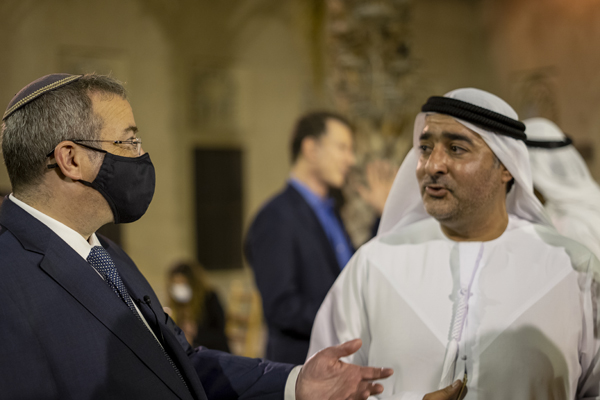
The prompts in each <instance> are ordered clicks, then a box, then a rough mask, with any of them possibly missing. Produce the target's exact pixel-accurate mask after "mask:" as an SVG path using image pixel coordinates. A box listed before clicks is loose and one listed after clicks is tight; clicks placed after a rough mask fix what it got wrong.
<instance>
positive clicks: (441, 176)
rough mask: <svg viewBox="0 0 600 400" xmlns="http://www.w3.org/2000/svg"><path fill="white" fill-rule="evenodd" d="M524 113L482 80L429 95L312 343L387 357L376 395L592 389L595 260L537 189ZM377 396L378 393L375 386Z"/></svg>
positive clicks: (371, 358) (530, 395)
mask: <svg viewBox="0 0 600 400" xmlns="http://www.w3.org/2000/svg"><path fill="white" fill-rule="evenodd" d="M524 132H525V126H524V124H523V123H521V122H519V121H518V117H517V114H516V112H515V111H514V110H513V109H512V108H511V107H510V106H509V105H508V104H507V103H506V102H504V101H503V100H502V99H500V98H498V97H496V96H495V95H492V94H490V93H487V92H484V91H482V90H478V89H471V88H469V89H458V90H455V91H452V92H449V93H447V94H446V95H445V96H444V97H437V96H436V97H431V98H429V100H428V101H427V103H426V104H425V105H424V106H423V107H422V112H421V113H419V114H418V115H417V118H416V121H415V127H414V141H413V143H414V146H413V148H412V149H411V151H410V152H409V153H408V155H407V157H406V158H405V160H404V162H403V164H402V166H401V167H400V170H399V171H398V174H397V176H396V180H395V182H394V186H393V187H392V190H391V192H390V196H389V197H388V199H387V203H386V205H385V209H384V212H383V216H382V221H381V225H380V228H379V232H378V235H377V236H376V237H375V238H374V239H372V240H371V241H370V242H368V243H367V244H365V245H364V246H362V247H361V248H360V249H359V250H358V252H357V253H356V254H355V255H354V256H353V258H352V259H351V260H350V262H349V263H348V265H347V266H346V267H345V268H344V270H343V271H342V273H341V274H340V276H339V278H338V279H337V281H336V282H335V284H334V285H333V287H332V288H331V290H330V291H329V293H328V295H327V297H326V298H325V301H324V303H323V305H322V306H321V308H320V310H319V312H318V314H317V317H316V320H315V324H314V327H313V331H312V339H311V345H310V350H309V356H310V355H312V354H314V353H315V352H316V351H318V350H320V349H322V348H325V347H327V346H330V345H334V344H338V343H342V342H344V341H346V340H348V339H350V338H354V337H360V338H361V339H362V341H363V347H362V348H361V349H360V350H359V351H358V352H357V353H355V354H354V355H352V356H350V357H348V360H350V361H351V362H353V363H357V364H360V365H367V364H378V365H386V366H389V367H393V368H394V370H395V375H394V377H392V378H391V379H389V380H388V381H386V382H384V383H383V385H384V386H385V391H384V394H383V395H380V396H377V398H389V399H423V398H425V399H427V398H428V393H430V392H433V391H434V390H436V389H438V388H440V387H444V386H445V385H447V384H448V383H449V382H452V381H454V380H456V379H457V378H461V379H463V378H464V379H463V380H464V382H465V383H466V384H465V387H464V388H463V389H464V390H463V391H462V393H461V395H460V396H461V398H465V399H469V400H474V399H480V400H481V399H485V400H494V399H512V400H526V399H527V400H529V399H552V398H553V399H600V370H599V369H600V365H599V358H600V355H599V353H598V349H599V342H598V338H597V336H596V333H597V327H598V315H597V309H598V307H597V303H598V296H597V293H596V288H597V281H598V278H599V275H598V272H599V262H598V259H597V258H596V257H595V256H594V255H593V254H592V253H591V252H590V251H589V250H587V249H586V248H585V247H584V246H582V245H581V244H579V243H577V242H575V241H573V240H571V239H568V238H566V237H563V236H561V235H559V234H558V232H557V231H556V230H555V229H554V228H553V226H552V224H551V222H550V219H549V218H548V216H547V214H546V213H545V211H544V209H543V206H542V204H541V203H540V202H539V200H538V199H537V198H536V197H535V195H534V192H533V186H532V179H531V171H530V166H529V157H528V153H527V148H526V146H525V143H524V140H525V139H526V136H525V133H524ZM373 398H374V397H373Z"/></svg>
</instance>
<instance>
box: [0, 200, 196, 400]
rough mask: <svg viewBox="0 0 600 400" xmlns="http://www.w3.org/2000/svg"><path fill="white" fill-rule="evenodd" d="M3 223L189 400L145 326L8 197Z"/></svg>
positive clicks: (77, 258)
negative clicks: (39, 255) (40, 256)
mask: <svg viewBox="0 0 600 400" xmlns="http://www.w3.org/2000/svg"><path fill="white" fill-rule="evenodd" d="M0 224H1V225H2V226H4V227H5V228H7V229H8V230H10V231H11V232H12V233H13V235H15V237H16V238H17V239H18V240H19V241H20V242H21V244H22V245H23V247H24V248H25V249H27V250H29V251H33V252H36V253H39V254H42V255H43V259H42V261H41V263H40V268H41V269H43V270H44V271H45V272H46V273H47V274H48V275H49V276H50V277H51V278H52V279H53V280H54V281H56V282H57V283H58V284H59V285H60V286H61V287H62V288H63V289H64V290H65V291H67V292H68V293H69V294H70V295H71V296H73V297H74V298H75V299H76V300H77V301H78V302H79V303H80V304H81V305H82V306H83V307H85V308H86V309H87V311H89V312H90V313H91V314H92V315H93V316H94V317H95V318H97V319H98V320H99V321H100V322H101V323H102V324H103V325H104V326H105V327H106V328H107V329H108V330H110V331H111V332H112V333H113V334H114V335H115V336H116V337H118V338H119V340H121V342H122V343H123V344H125V345H126V346H127V347H128V348H129V349H131V351H132V352H133V353H134V354H135V355H136V356H137V357H138V358H139V359H140V361H142V362H143V363H144V364H145V365H146V366H147V367H148V368H149V369H150V370H151V371H152V372H154V373H155V374H156V376H157V377H158V378H159V379H160V380H161V381H163V382H164V383H165V384H166V385H167V386H168V387H169V388H170V389H171V390H172V391H173V393H175V394H176V395H177V396H178V397H179V398H181V399H191V395H190V393H189V392H188V391H187V389H186V388H185V386H184V385H183V384H182V382H181V380H180V379H179V377H178V376H177V374H176V373H175V371H174V370H173V368H172V367H171V365H170V364H169V362H168V361H167V360H166V358H165V356H164V354H162V350H160V348H159V347H158V345H157V344H156V342H155V339H154V338H153V337H152V335H151V334H150V332H148V330H147V328H146V327H145V326H143V325H142V324H141V323H140V322H139V321H138V319H137V318H136V317H135V316H134V315H133V314H132V312H131V310H130V309H129V307H128V306H127V305H126V304H125V303H124V302H123V301H122V300H121V299H120V298H119V297H118V296H117V295H116V294H115V293H114V292H113V291H112V289H111V288H110V287H109V286H108V285H107V284H106V283H105V282H104V281H103V280H102V278H101V277H100V276H99V275H98V274H97V273H96V271H95V270H94V269H93V267H91V266H90V265H89V264H88V263H87V262H86V261H85V260H84V259H83V258H81V256H79V254H77V253H76V252H75V251H74V250H73V249H72V248H71V247H70V246H69V245H68V244H67V243H65V242H64V241H63V240H62V239H61V238H60V237H58V236H57V235H56V234H55V233H54V232H52V231H51V230H50V229H49V228H48V227H47V226H46V225H44V224H42V223H41V222H40V221H38V220H37V219H35V218H34V217H33V216H31V215H30V214H29V213H27V212H26V211H25V210H23V209H22V208H20V207H19V206H17V205H15V204H14V203H12V202H11V201H10V200H8V199H7V200H5V201H4V203H3V204H2V207H0Z"/></svg>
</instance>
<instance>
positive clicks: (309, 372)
mask: <svg viewBox="0 0 600 400" xmlns="http://www.w3.org/2000/svg"><path fill="white" fill-rule="evenodd" d="M360 346H362V341H361V340H360V339H354V340H351V341H349V342H346V343H342V344H340V345H339V346H333V347H328V348H326V349H323V350H321V351H320V352H318V353H317V354H315V355H314V356H312V357H311V358H310V359H309V360H308V361H307V362H306V364H304V366H303V367H302V371H300V375H299V376H298V381H297V382H296V399H297V400H314V399H319V400H347V399H352V400H354V399H356V400H358V399H361V400H365V399H366V398H367V397H369V396H370V395H374V394H379V393H381V392H383V386H381V385H380V384H378V383H373V382H372V381H373V380H375V379H383V378H387V377H388V376H390V375H392V374H393V373H394V371H393V370H392V369H390V368H372V367H359V366H358V365H354V364H346V363H344V362H341V361H340V360H339V359H340V358H341V357H346V356H349V355H351V354H354V353H356V352H357V351H358V349H360Z"/></svg>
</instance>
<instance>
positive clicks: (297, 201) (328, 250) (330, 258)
mask: <svg viewBox="0 0 600 400" xmlns="http://www.w3.org/2000/svg"><path fill="white" fill-rule="evenodd" d="M286 192H288V196H289V198H290V201H291V202H292V207H293V209H294V210H295V211H297V213H298V215H300V218H301V221H303V224H304V225H306V227H307V228H308V229H309V230H310V231H311V232H315V234H316V235H317V237H316V238H315V239H316V241H317V242H318V243H320V247H321V249H322V251H323V252H324V253H325V256H326V257H327V265H329V268H330V270H331V272H333V273H334V275H335V276H338V275H339V273H340V266H339V264H338V261H337V257H336V256H335V253H334V252H333V248H332V247H331V243H330V242H329V239H328V238H327V234H326V233H325V229H323V226H322V225H321V223H320V222H319V219H318V218H317V216H316V215H315V212H314V211H313V209H312V208H311V207H310V205H309V204H308V203H307V202H306V200H304V197H302V195H301V194H300V193H298V191H297V190H296V189H294V187H293V186H291V185H289V184H288V187H287V189H286ZM342 226H343V225H342Z"/></svg>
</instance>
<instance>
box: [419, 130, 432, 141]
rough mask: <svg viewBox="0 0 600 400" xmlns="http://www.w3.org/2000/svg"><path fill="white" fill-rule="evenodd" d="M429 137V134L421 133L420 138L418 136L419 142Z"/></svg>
mask: <svg viewBox="0 0 600 400" xmlns="http://www.w3.org/2000/svg"><path fill="white" fill-rule="evenodd" d="M430 137H431V133H429V132H423V133H421V136H419V140H427V139H429V138H430Z"/></svg>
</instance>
